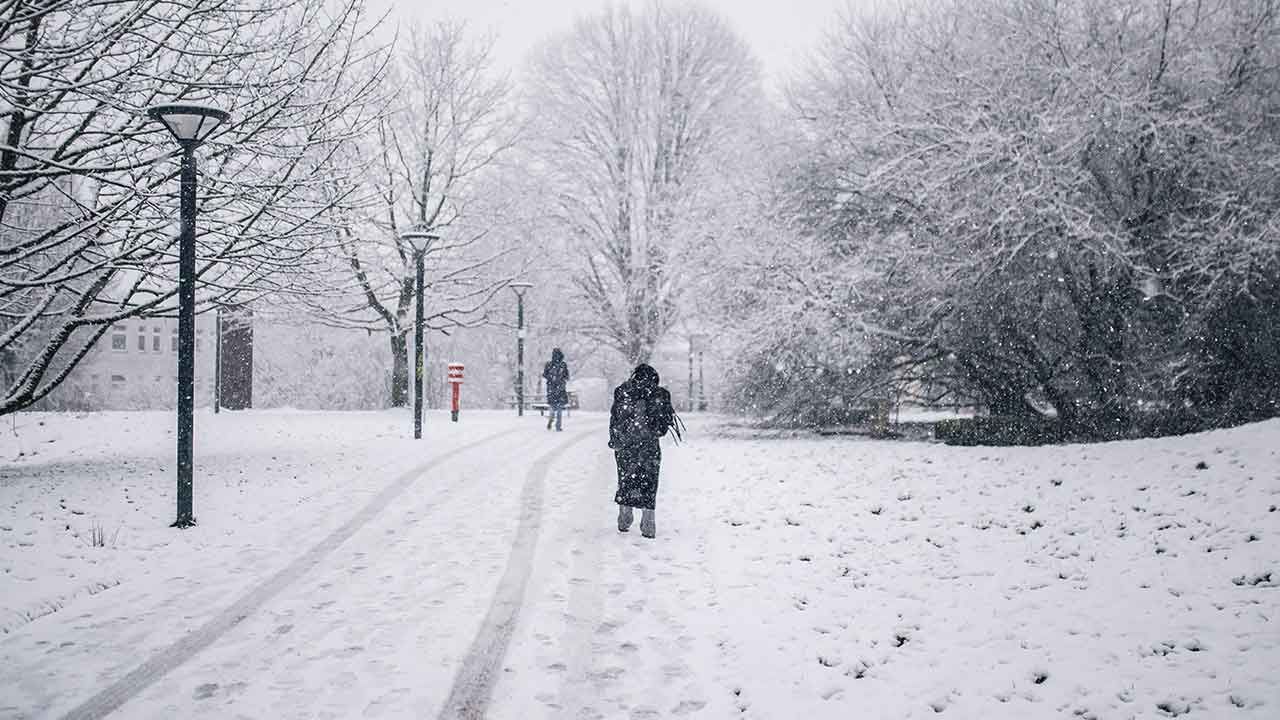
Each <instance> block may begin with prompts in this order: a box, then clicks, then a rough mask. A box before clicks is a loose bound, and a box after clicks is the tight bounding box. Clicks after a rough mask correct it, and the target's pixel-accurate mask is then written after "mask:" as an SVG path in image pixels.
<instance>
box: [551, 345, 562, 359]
mask: <svg viewBox="0 0 1280 720" xmlns="http://www.w3.org/2000/svg"><path fill="white" fill-rule="evenodd" d="M551 362H564V353H562V352H560V348H555V349H553V350H552V351H551Z"/></svg>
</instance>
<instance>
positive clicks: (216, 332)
mask: <svg viewBox="0 0 1280 720" xmlns="http://www.w3.org/2000/svg"><path fill="white" fill-rule="evenodd" d="M221 409H222V306H221V305H219V306H218V312H217V314H216V315H215V316H214V319H213V414H214V415H217V414H218V413H219V412H220V411H221Z"/></svg>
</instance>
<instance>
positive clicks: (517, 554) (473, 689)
mask: <svg viewBox="0 0 1280 720" xmlns="http://www.w3.org/2000/svg"><path fill="white" fill-rule="evenodd" d="M599 432H600V430H599V428H594V429H591V430H587V431H583V432H581V433H579V434H578V435H576V436H574V437H573V438H571V439H570V440H568V441H566V442H564V443H561V444H560V445H559V446H558V447H556V448H555V449H554V450H552V451H551V452H549V453H547V454H546V455H543V456H542V457H541V458H539V459H538V460H537V462H535V463H534V465H533V468H531V469H530V470H529V474H528V475H527V476H526V478H525V482H524V488H523V489H522V490H521V491H520V505H521V510H520V525H519V526H518V528H517V529H516V536H515V539H514V540H513V541H512V543H511V556H510V558H509V559H508V560H507V569H506V571H505V572H503V574H502V580H500V581H499V582H498V589H497V590H496V591H495V592H494V595H493V602H492V603H491V604H490V605H489V612H488V613H487V614H486V615H485V618H484V622H483V623H481V625H480V629H479V631H477V632H476V639H475V640H474V641H473V642H472V643H471V649H470V650H468V651H467V655H466V657H465V658H463V660H462V666H461V667H460V668H459V669H458V674H457V676H456V677H455V678H454V681H453V688H452V689H450V691H449V697H448V699H447V700H445V703H444V709H443V710H441V712H440V718H441V720H482V719H483V718H484V717H485V710H486V709H487V708H488V705H489V698H490V696H491V695H492V694H493V685H494V682H496V680H497V676H498V668H499V666H500V665H501V664H502V660H503V658H504V657H505V656H506V654H507V645H508V644H510V642H511V633H512V631H514V630H515V627H516V621H517V619H518V618H519V615H520V606H521V605H522V604H523V602H524V591H525V585H526V584H527V583H528V581H529V574H530V572H531V571H532V568H533V557H534V553H535V551H536V550H537V545H538V533H539V531H540V530H541V527H542V496H543V491H544V489H545V486H546V477H547V472H548V471H549V470H550V469H551V463H552V462H554V461H555V460H557V459H558V458H559V457H560V456H561V455H563V454H564V453H565V452H567V451H568V450H569V449H570V448H571V447H573V446H574V445H576V444H578V443H580V442H582V441H583V440H585V439H587V438H588V437H592V436H593V435H598V434H599Z"/></svg>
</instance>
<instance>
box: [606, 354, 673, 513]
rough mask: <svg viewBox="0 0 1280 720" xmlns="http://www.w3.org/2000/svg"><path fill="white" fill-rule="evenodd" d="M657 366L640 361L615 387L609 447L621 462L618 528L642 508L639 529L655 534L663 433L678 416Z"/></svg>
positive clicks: (615, 496)
mask: <svg viewBox="0 0 1280 720" xmlns="http://www.w3.org/2000/svg"><path fill="white" fill-rule="evenodd" d="M658 381H659V377H658V371H657V370H654V369H653V368H652V367H650V366H648V365H645V364H640V365H637V366H636V369H635V370H634V371H633V372H632V373H631V377H630V379H628V380H627V381H626V382H624V383H622V384H621V385H619V386H618V387H617V388H616V389H615V390H614V391H613V408H612V409H611V410H610V413H609V447H611V448H613V452H614V457H615V458H616V459H617V462H618V492H617V493H616V494H615V495H614V498H613V499H614V502H616V503H617V504H618V531H619V532H626V531H627V530H629V529H630V528H631V522H632V519H633V518H634V515H633V512H632V508H640V509H641V511H642V515H641V518H640V533H641V534H642V535H644V536H645V537H647V538H652V537H654V535H655V534H656V532H657V528H656V520H655V518H654V501H655V500H656V499H657V495H658V471H659V469H660V468H661V465H662V447H661V446H660V445H659V443H658V439H659V438H661V437H662V436H663V435H666V434H667V430H668V429H670V428H671V427H672V425H674V423H675V422H676V418H675V409H674V408H673V407H672V406H671V393H669V392H667V389H666V388H664V387H662V386H660V385H659V384H658Z"/></svg>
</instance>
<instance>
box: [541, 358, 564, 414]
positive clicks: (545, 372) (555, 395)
mask: <svg viewBox="0 0 1280 720" xmlns="http://www.w3.org/2000/svg"><path fill="white" fill-rule="evenodd" d="M542 378H543V379H544V380H546V381H547V406H548V407H549V410H548V412H547V429H548V430H550V429H551V423H553V422H554V423H555V425H556V432H560V430H561V419H560V418H561V415H562V414H563V413H564V409H565V407H566V406H568V404H569V365H568V364H567V363H565V361H564V353H562V352H560V348H555V349H553V350H552V351H551V361H550V362H548V363H547V364H546V366H545V367H543V368H542Z"/></svg>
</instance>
